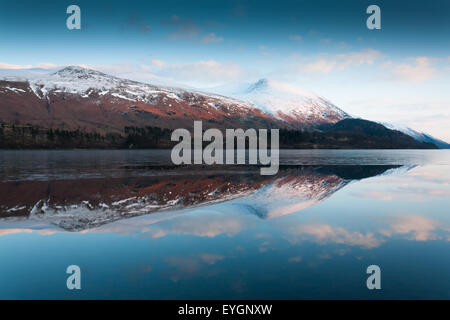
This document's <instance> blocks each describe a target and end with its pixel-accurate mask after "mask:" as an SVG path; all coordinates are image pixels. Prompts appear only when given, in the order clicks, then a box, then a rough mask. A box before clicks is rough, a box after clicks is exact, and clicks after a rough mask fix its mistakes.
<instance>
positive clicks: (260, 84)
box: [218, 79, 350, 125]
mask: <svg viewBox="0 0 450 320" xmlns="http://www.w3.org/2000/svg"><path fill="white" fill-rule="evenodd" d="M218 90H219V92H220V91H221V89H220V88H218ZM223 90H225V91H228V92H227V93H228V94H231V95H232V96H233V97H236V98H238V99H240V100H243V101H247V102H249V103H251V104H253V105H255V106H256V107H257V108H259V109H261V110H262V111H263V112H265V113H267V114H270V115H272V116H274V117H276V118H278V119H281V120H284V121H287V122H294V123H300V124H307V125H315V124H323V123H334V122H338V121H339V120H342V119H345V118H350V115H348V114H347V113H346V112H344V111H343V110H341V109H339V108H338V107H337V106H335V105H334V104H332V103H331V102H330V101H328V100H326V99H325V98H323V97H320V96H318V95H316V94H315V93H312V92H309V91H306V90H304V89H302V88H299V87H296V86H293V85H290V84H287V83H282V82H278V81H273V80H268V79H260V80H258V81H257V82H255V83H253V84H251V85H250V86H248V87H247V88H246V89H244V90H239V89H236V87H234V88H232V89H231V90H230V88H229V87H228V88H223Z"/></svg>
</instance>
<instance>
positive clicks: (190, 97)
mask: <svg viewBox="0 0 450 320" xmlns="http://www.w3.org/2000/svg"><path fill="white" fill-rule="evenodd" d="M0 97H1V99H0V119H1V121H2V122H4V123H9V124H11V123H12V124H31V125H39V126H42V127H45V128H59V129H64V130H82V131H87V132H98V133H102V134H105V133H111V132H113V133H123V128H124V127H126V126H133V127H146V126H152V127H160V128H168V129H175V128H180V127H181V128H190V127H192V125H193V121H194V120H204V122H205V127H208V126H211V127H218V128H225V127H227V128H230V127H231V128H233V127H235V128H239V127H254V128H274V127H289V126H290V125H289V124H287V123H284V122H283V121H281V120H279V119H275V118H273V117H272V116H270V115H268V114H265V113H264V112H262V111H261V110H259V109H258V108H255V107H254V106H252V105H250V104H249V103H245V102H242V101H239V100H237V99H232V98H227V97H224V96H220V95H216V94H207V93H203V92H196V91H192V90H190V91H189V90H184V89H178V88H168V87H160V86H154V85H150V84H144V83H140V82H136V81H131V80H126V79H120V78H117V77H113V76H110V75H107V74H105V73H102V72H98V71H95V70H90V69H85V68H81V67H74V66H72V67H66V68H64V69H61V70H59V71H57V72H54V73H51V74H48V75H46V76H41V77H34V78H32V79H29V80H17V81H9V80H0Z"/></svg>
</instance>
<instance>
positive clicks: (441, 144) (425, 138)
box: [381, 122, 450, 149]
mask: <svg viewBox="0 0 450 320" xmlns="http://www.w3.org/2000/svg"><path fill="white" fill-rule="evenodd" d="M381 124H382V125H383V126H385V127H386V128H389V129H391V130H398V131H401V132H403V133H405V134H407V135H408V136H410V137H412V138H414V139H415V140H416V141H420V142H425V143H432V144H434V145H436V146H437V147H438V148H439V149H450V144H449V143H447V142H445V141H443V140H440V139H438V138H435V137H433V136H431V135H429V134H427V133H424V132H419V131H416V130H414V129H411V128H409V127H403V126H398V125H394V124H391V123H386V122H381Z"/></svg>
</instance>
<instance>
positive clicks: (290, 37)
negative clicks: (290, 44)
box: [289, 34, 302, 41]
mask: <svg viewBox="0 0 450 320" xmlns="http://www.w3.org/2000/svg"><path fill="white" fill-rule="evenodd" d="M289 40H292V41H301V40H302V36H301V35H298V34H291V35H290V36H289Z"/></svg>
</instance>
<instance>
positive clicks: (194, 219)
mask: <svg viewBox="0 0 450 320" xmlns="http://www.w3.org/2000/svg"><path fill="white" fill-rule="evenodd" d="M246 227H248V225H247V223H246V222H245V221H244V220H243V219H240V218H239V217H237V216H233V215H231V214H229V215H226V214H214V215H198V216H189V217H188V216H186V217H180V218H178V219H176V220H173V221H166V222H164V223H161V224H158V225H157V226H155V229H154V230H152V231H150V233H151V234H152V237H154V238H159V237H163V236H166V235H168V234H184V235H195V236H199V237H215V236H218V235H221V234H226V235H228V236H232V235H235V234H236V233H238V232H240V231H241V230H243V229H245V228H246Z"/></svg>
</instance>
